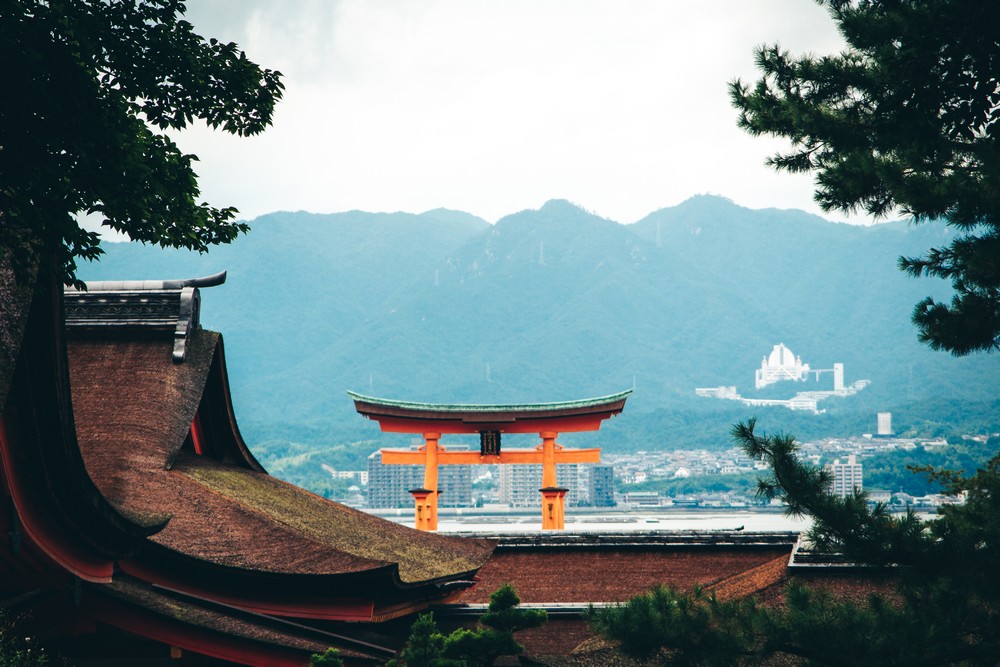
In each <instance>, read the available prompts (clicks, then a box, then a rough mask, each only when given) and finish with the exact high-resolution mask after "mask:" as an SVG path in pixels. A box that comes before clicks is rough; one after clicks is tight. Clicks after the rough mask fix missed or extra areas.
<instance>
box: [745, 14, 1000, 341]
mask: <svg viewBox="0 0 1000 667" xmlns="http://www.w3.org/2000/svg"><path fill="white" fill-rule="evenodd" d="M823 4H825V5H827V6H828V7H829V9H830V13H831V14H832V16H833V18H834V20H835V21H836V22H837V24H838V27H839V28H840V32H841V33H842V34H843V36H844V38H845V39H846V40H847V43H848V48H847V50H845V51H844V52H843V53H840V54H837V55H829V56H813V55H807V56H803V57H798V58H795V57H792V56H791V55H789V54H788V53H787V52H785V51H782V50H781V49H780V47H779V46H778V45H773V46H763V47H760V48H759V49H758V50H757V52H756V56H757V66H758V68H759V69H760V70H761V72H762V73H763V76H762V78H761V79H760V80H758V81H757V82H756V83H755V84H754V85H753V86H752V87H751V86H748V85H747V84H744V83H743V82H742V81H739V80H737V81H734V82H733V83H732V84H731V86H730V92H731V95H732V100H733V103H734V105H735V106H736V107H737V109H739V111H740V115H739V125H740V127H742V128H744V129H746V130H747V131H748V132H750V133H751V134H755V135H759V134H770V135H774V136H778V137H784V138H787V139H789V140H790V141H791V143H792V150H791V151H790V152H787V153H783V154H777V155H774V156H773V157H771V158H770V159H769V160H768V163H769V164H770V165H771V166H773V167H775V168H776V169H779V170H784V171H790V172H814V173H815V174H816V200H817V201H818V202H819V204H820V205H821V206H822V207H823V208H824V209H825V210H841V211H850V210H855V209H862V210H865V211H867V212H868V213H871V214H873V215H875V216H884V215H887V214H889V213H891V212H893V211H900V212H902V213H904V214H906V215H909V216H912V217H913V219H914V220H915V221H917V222H920V221H926V220H931V219H935V218H944V219H945V220H947V221H948V224H949V225H951V226H953V227H954V228H955V229H956V230H958V234H957V236H955V237H954V238H953V239H952V240H951V242H950V243H949V244H948V245H946V246H943V247H934V248H931V249H930V250H928V251H927V252H926V254H925V255H924V256H922V257H905V256H904V257H901V258H900V260H899V266H900V268H902V269H903V270H904V271H906V272H907V273H909V274H911V275H914V276H920V275H928V276H936V277H940V278H946V279H948V280H950V281H951V284H952V287H953V288H954V290H955V293H954V296H953V297H952V299H951V302H950V304H946V303H942V302H939V301H936V300H935V299H933V298H931V297H927V298H925V299H923V300H922V301H920V303H918V304H917V306H916V308H915V309H914V311H913V321H914V323H915V324H916V325H917V328H918V329H919V332H920V339H921V340H922V341H924V342H926V343H928V344H929V345H930V346H931V347H933V348H934V349H942V350H948V351H950V352H952V353H953V354H956V355H964V354H968V353H970V352H974V351H979V350H995V349H998V348H1000V192H998V191H997V188H996V187H995V185H996V181H997V178H998V174H1000V143H998V141H997V140H998V138H1000V78H998V77H1000V74H998V72H1000V44H998V43H997V40H996V35H997V31H998V30H1000V5H997V4H996V3H992V2H977V1H976V0H930V1H917V0H827V1H826V2H823Z"/></svg>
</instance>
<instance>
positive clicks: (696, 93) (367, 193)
mask: <svg viewBox="0 0 1000 667" xmlns="http://www.w3.org/2000/svg"><path fill="white" fill-rule="evenodd" d="M189 9H190V13H189V19H190V20H191V21H192V23H194V24H195V27H196V29H198V30H199V31H201V32H202V33H203V34H205V35H212V36H217V37H219V38H222V39H232V40H235V41H237V42H238V43H240V45H241V46H242V47H243V48H244V49H246V51H247V53H248V54H249V56H250V57H251V58H252V59H254V60H255V61H257V62H259V63H261V64H262V65H264V66H267V67H271V68H275V69H279V70H281V71H282V72H283V73H284V74H285V85H286V87H287V90H286V96H285V100H284V101H283V102H282V103H281V104H280V106H279V109H278V111H277V114H276V116H275V122H274V126H273V127H272V128H270V129H269V130H267V131H266V132H265V133H264V134H263V135H261V136H259V137H253V138H250V139H240V138H235V137H229V136H226V135H223V134H220V133H215V132H211V131H208V130H207V129H204V128H193V129H191V130H189V131H186V132H184V133H183V134H182V135H181V136H180V137H179V139H178V143H179V144H180V145H181V147H182V148H183V149H184V150H186V151H189V152H193V153H196V154H197V155H199V156H200V158H201V162H200V163H199V164H198V171H199V173H200V175H201V184H202V187H203V193H204V195H205V197H206V198H207V199H208V200H209V201H211V202H212V203H213V204H217V205H229V204H232V205H235V206H237V207H238V208H239V209H240V210H241V212H242V215H243V216H244V217H248V218H249V217H254V216H256V215H260V214H262V213H266V212H270V211H273V210H279V209H285V210H299V209H304V210H310V211H317V212H326V211H340V210H348V209H355V208H357V209H365V210H405V211H413V212H419V211H423V210H427V209H431V208H436V207H439V206H444V207H448V208H455V209H462V210H467V211H469V212H471V213H474V214H477V215H480V216H482V217H484V218H486V219H488V220H495V219H497V218H499V217H501V216H503V215H506V214H508V213H512V212H515V211H517V210H520V209H523V208H528V207H537V206H539V205H540V204H542V203H543V202H544V201H545V200H547V199H550V198H553V197H562V198H568V199H571V200H573V201H575V202H577V203H579V204H581V205H583V206H585V207H587V208H588V209H591V210H594V211H596V212H597V213H600V214H601V215H604V216H606V217H609V218H612V219H615V220H619V221H621V222H631V221H634V220H636V219H638V218H640V217H641V216H643V215H645V214H646V213H649V212H651V211H653V210H655V209H657V208H660V207H662V206H669V205H673V204H676V203H679V202H680V201H682V200H684V199H686V198H688V197H690V196H692V195H694V194H698V193H702V192H715V193H718V194H723V195H725V196H728V197H730V198H732V199H733V200H734V201H736V202H737V203H740V204H743V205H747V206H751V207H755V208H758V207H768V206H774V207H780V208H793V207H794V208H803V209H806V210H810V211H813V212H818V209H817V207H816V206H815V205H814V204H813V203H812V188H811V184H810V180H809V178H807V177H802V176H790V175H787V174H776V173H774V172H772V171H770V170H768V169H767V168H766V167H764V165H763V161H764V158H765V157H766V156H767V155H768V154H770V153H773V152H774V151H775V150H777V149H778V148H779V147H780V146H781V143H780V142H776V141H773V140H767V139H760V138H752V137H749V136H748V135H746V134H744V133H743V132H741V131H740V130H738V129H737V128H736V125H735V115H736V114H735V112H734V110H733V109H732V108H731V107H730V105H729V100H728V94H727V89H726V83H727V82H728V81H730V80H731V79H733V78H734V77H736V76H740V77H743V78H744V79H750V78H752V77H753V76H754V68H753V55H752V49H753V47H754V46H755V45H757V44H760V43H764V42H774V41H778V42H780V43H781V44H782V45H783V46H785V47H786V48H788V49H789V50H791V51H792V52H802V51H807V50H809V51H813V52H817V53H825V52H830V51H835V50H837V49H839V48H841V44H842V42H841V40H840V37H839V35H838V34H837V33H836V31H835V29H834V26H833V23H832V21H831V20H830V19H829V17H828V16H827V14H826V10H825V9H823V8H822V7H820V6H818V5H816V4H814V3H811V2H805V1H803V0H754V1H745V2H728V1H724V0H711V1H703V2H680V1H676V2H662V1H630V2H607V1H600V2H566V1H536V2H527V1H521V0H514V1H505V2H476V1H459V0H437V1H433V0H429V1H425V2H394V1H391V0H384V1H381V2H379V1H373V2H360V1H356V0H344V1H341V2H321V1H314V2H295V3H287V2H277V1H267V0H258V1H257V2H251V3H243V2H230V3H225V2H224V3H222V4H221V5H219V4H215V3H191V6H190V8H189ZM213 10H215V13H207V12H209V11H213ZM833 217H835V218H838V219H843V217H844V216H833Z"/></svg>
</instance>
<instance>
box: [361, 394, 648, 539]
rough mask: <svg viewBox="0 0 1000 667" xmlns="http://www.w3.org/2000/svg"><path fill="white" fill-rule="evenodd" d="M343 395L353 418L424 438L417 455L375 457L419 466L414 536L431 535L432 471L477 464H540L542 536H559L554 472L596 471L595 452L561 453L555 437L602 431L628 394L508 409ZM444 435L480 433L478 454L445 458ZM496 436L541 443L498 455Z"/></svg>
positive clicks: (559, 494)
mask: <svg viewBox="0 0 1000 667" xmlns="http://www.w3.org/2000/svg"><path fill="white" fill-rule="evenodd" d="M347 394H348V395H349V396H350V397H351V398H352V399H353V400H354V407H355V408H356V409H357V411H358V412H359V413H360V414H362V415H364V416H365V417H367V418H368V419H373V420H375V421H377V422H378V423H379V427H380V428H381V429H382V430H383V431H385V432H391V433H419V434H421V435H423V437H424V445H423V446H422V447H420V448H419V449H418V450H416V451H413V450H398V449H383V450H381V451H382V463H385V464H422V465H423V466H424V486H423V488H420V489H413V490H411V491H410V493H411V494H413V497H414V500H415V508H414V512H415V519H416V527H417V529H418V530H437V524H438V509H437V507H438V466H439V465H471V464H475V463H536V464H537V463H540V464H542V488H541V489H539V491H540V492H541V494H542V528H543V529H556V530H560V529H562V528H563V527H564V526H565V500H566V491H567V489H564V488H561V487H559V486H557V483H556V464H557V463H598V462H600V460H601V450H600V449H599V448H591V449H566V448H565V447H563V446H562V445H560V444H558V443H557V442H556V438H557V437H558V436H559V433H560V432H563V433H565V432H575V431H596V430H598V429H600V428H601V422H602V421H604V420H605V419H608V418H610V417H612V416H614V415H617V414H618V413H620V412H621V411H622V409H624V407H625V400H626V399H627V398H628V397H629V396H630V395H631V394H632V390H631V389H629V390H628V391H623V392H619V393H617V394H612V395H610V396H601V397H599V398H587V399H582V400H577V401H566V402H562V403H528V404H512V405H469V404H458V405H449V404H441V403H413V402H409V401H396V400H391V399H385V398H375V397H372V396H364V395H362V394H357V393H354V392H351V391H349V392H347ZM443 433H456V434H457V433H464V434H471V433H478V434H479V451H478V452H476V451H448V450H447V449H445V448H444V447H442V446H441V445H440V444H439V440H440V439H441V435H442V434H443ZM501 433H538V434H539V436H540V437H541V439H542V442H541V444H539V445H537V446H536V447H535V448H534V449H509V450H506V451H501V448H500V435H501Z"/></svg>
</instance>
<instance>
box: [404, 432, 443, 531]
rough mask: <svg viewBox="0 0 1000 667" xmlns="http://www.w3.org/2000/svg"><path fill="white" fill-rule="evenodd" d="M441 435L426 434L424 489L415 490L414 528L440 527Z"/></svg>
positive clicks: (434, 528) (432, 528)
mask: <svg viewBox="0 0 1000 667" xmlns="http://www.w3.org/2000/svg"><path fill="white" fill-rule="evenodd" d="M440 439H441V434H440V433H424V447H423V449H424V456H425V458H424V488H422V489H413V490H411V491H410V493H411V494H413V501H414V508H413V511H414V527H415V528H416V529H417V530H437V527H438V495H439V493H438V452H440V451H441V446H440V445H439V444H438V441H439V440H440Z"/></svg>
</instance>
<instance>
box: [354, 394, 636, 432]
mask: <svg viewBox="0 0 1000 667" xmlns="http://www.w3.org/2000/svg"><path fill="white" fill-rule="evenodd" d="M631 394H632V390H631V389H628V390H626V391H620V392H618V393H616V394H609V395H607V396H598V397H596V398H584V399H579V400H575V401H562V402H554V403H511V404H497V405H489V404H477V403H417V402H412V401H398V400H394V399H387V398H377V397H374V396H365V395H363V394H358V393H356V392H353V391H349V392H347V395H348V396H350V397H351V399H352V400H353V401H354V406H355V408H356V409H357V411H358V412H359V413H360V414H362V415H364V416H365V417H367V418H368V419H373V420H375V421H378V422H379V425H380V426H381V428H382V430H383V431H394V432H404V433H419V432H421V431H423V430H427V429H433V430H438V431H441V432H445V433H476V432H479V431H492V430H496V431H507V432H522V433H524V432H536V431H542V430H554V431H592V430H597V429H599V428H600V423H601V421H603V420H605V419H608V418H609V417H612V416H614V415H616V414H618V413H620V412H621V411H622V410H623V409H624V407H625V401H626V399H628V397H629V396H630V395H631Z"/></svg>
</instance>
